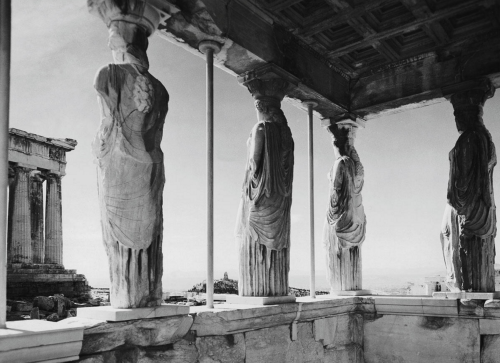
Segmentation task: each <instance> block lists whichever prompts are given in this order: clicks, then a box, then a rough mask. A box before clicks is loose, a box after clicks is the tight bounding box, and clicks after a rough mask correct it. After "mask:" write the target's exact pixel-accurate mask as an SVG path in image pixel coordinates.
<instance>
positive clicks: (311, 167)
mask: <svg viewBox="0 0 500 363" xmlns="http://www.w3.org/2000/svg"><path fill="white" fill-rule="evenodd" d="M307 116H308V124H309V133H308V136H309V137H308V145H309V233H310V248H311V276H310V288H311V298H316V271H315V270H316V267H315V254H314V147H313V146H314V144H313V105H312V103H308V104H307Z"/></svg>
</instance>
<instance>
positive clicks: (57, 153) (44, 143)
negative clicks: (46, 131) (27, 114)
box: [9, 129, 77, 176]
mask: <svg viewBox="0 0 500 363" xmlns="http://www.w3.org/2000/svg"><path fill="white" fill-rule="evenodd" d="M76 145H77V142H76V140H73V139H51V138H47V137H43V136H40V135H35V134H30V133H28V132H26V131H22V130H18V129H10V130H9V162H11V163H17V164H18V165H22V166H26V167H30V168H32V169H43V170H49V171H51V172H53V173H56V174H60V175H63V176H64V175H65V174H66V152H67V151H71V150H74V149H75V146H76Z"/></svg>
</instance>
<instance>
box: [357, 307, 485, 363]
mask: <svg viewBox="0 0 500 363" xmlns="http://www.w3.org/2000/svg"><path fill="white" fill-rule="evenodd" d="M479 337H480V336H479V323H478V321H477V320H476V319H458V318H444V317H430V316H396V315H384V316H379V317H377V318H376V319H375V320H371V321H370V320H366V319H365V325H364V359H365V362H366V363H388V362H398V363H422V362H426V363H442V362H457V363H459V362H467V363H479V362H480V360H479V356H480V338H479Z"/></svg>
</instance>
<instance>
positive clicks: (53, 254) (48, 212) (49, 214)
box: [44, 173, 63, 265]
mask: <svg viewBox="0 0 500 363" xmlns="http://www.w3.org/2000/svg"><path fill="white" fill-rule="evenodd" d="M46 177H47V181H46V184H47V195H46V205H45V257H44V263H46V264H60V265H62V263H63V237H62V199H61V176H60V175H58V174H54V173H48V174H47V175H46Z"/></svg>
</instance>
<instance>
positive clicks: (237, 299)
mask: <svg viewBox="0 0 500 363" xmlns="http://www.w3.org/2000/svg"><path fill="white" fill-rule="evenodd" d="M295 300H296V298H295V296H293V295H286V296H239V295H227V296H226V303H227V304H240V305H276V304H287V303H294V302H295Z"/></svg>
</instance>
